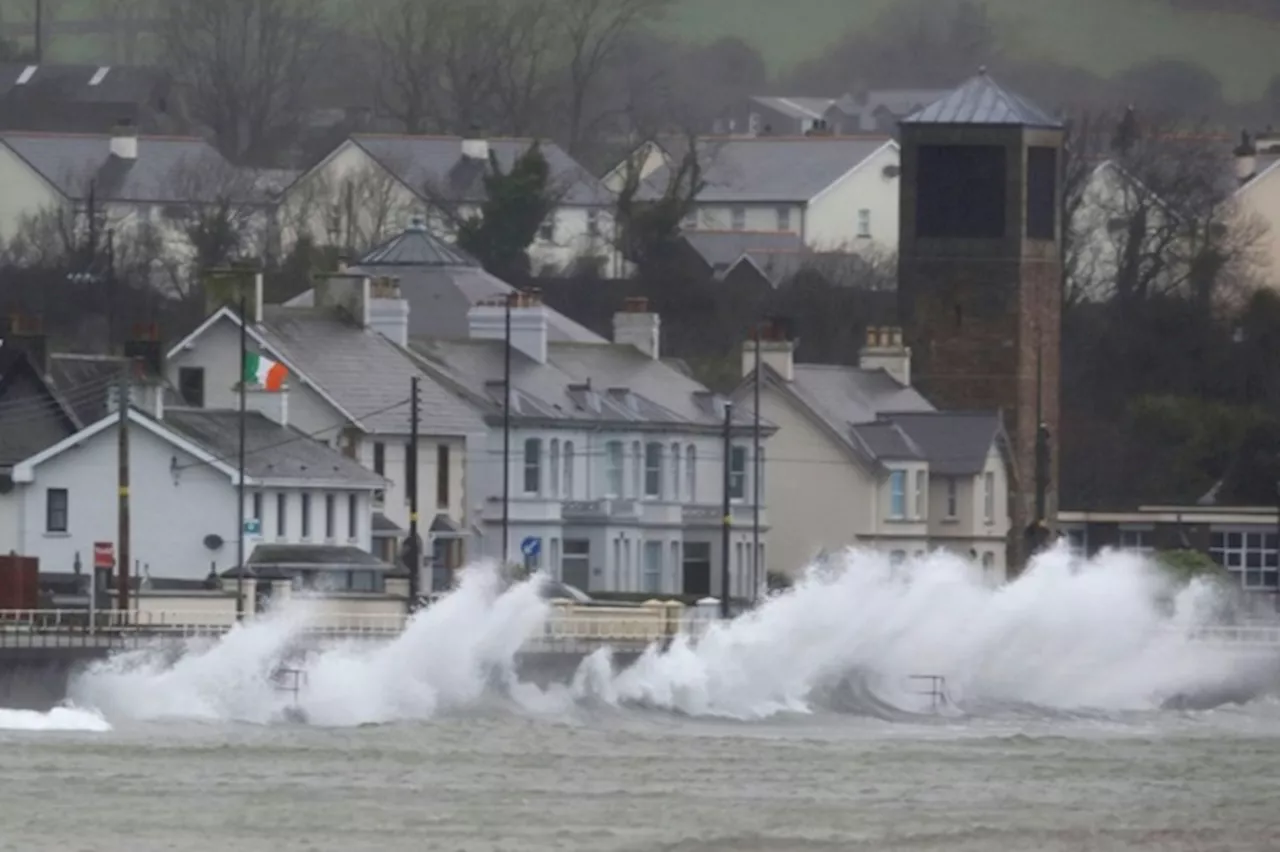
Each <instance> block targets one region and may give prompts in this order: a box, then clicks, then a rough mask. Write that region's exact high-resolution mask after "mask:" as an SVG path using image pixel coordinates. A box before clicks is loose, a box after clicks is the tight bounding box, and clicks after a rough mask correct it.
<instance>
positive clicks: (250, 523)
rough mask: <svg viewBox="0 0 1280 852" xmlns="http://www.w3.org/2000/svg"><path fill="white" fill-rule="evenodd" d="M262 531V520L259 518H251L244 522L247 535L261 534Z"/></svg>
mask: <svg viewBox="0 0 1280 852" xmlns="http://www.w3.org/2000/svg"><path fill="white" fill-rule="evenodd" d="M261 532H262V521H260V520H258V519H257V518H250V519H249V520H247V521H245V522H244V534H245V535H259V534H261Z"/></svg>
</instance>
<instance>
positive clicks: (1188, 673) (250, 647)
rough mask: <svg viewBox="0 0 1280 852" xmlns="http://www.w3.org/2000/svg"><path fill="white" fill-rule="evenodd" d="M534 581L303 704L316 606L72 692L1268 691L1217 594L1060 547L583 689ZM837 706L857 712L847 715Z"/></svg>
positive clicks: (490, 584)
mask: <svg viewBox="0 0 1280 852" xmlns="http://www.w3.org/2000/svg"><path fill="white" fill-rule="evenodd" d="M539 582H540V578H534V579H533V580H530V581H528V582H525V583H521V584H517V585H515V586H511V587H509V588H504V587H503V584H502V583H501V582H500V581H499V578H498V574H497V572H496V571H495V570H494V568H493V566H486V565H477V566H473V567H472V568H471V569H469V570H468V571H466V572H465V574H464V579H463V581H462V583H461V584H460V586H459V588H458V589H457V590H456V591H454V592H453V593H452V594H450V595H449V596H448V597H446V598H445V599H443V600H442V601H440V602H439V603H437V604H436V605H434V606H432V607H431V608H429V609H427V610H425V611H423V612H422V613H420V614H418V615H417V616H416V617H415V618H414V619H413V621H412V622H411V623H410V624H409V626H408V627H407V629H406V630H405V632H404V633H403V634H401V635H400V636H399V637H398V638H397V639H396V640H395V641H392V642H389V643H386V644H383V645H380V646H372V647H371V646H370V645H368V644H351V645H348V646H346V647H337V648H331V649H327V650H324V651H320V652H317V653H314V654H312V655H310V656H308V657H307V658H306V659H305V660H304V661H302V662H298V663H294V664H295V665H299V666H301V667H302V668H303V670H304V671H305V672H306V680H305V683H304V685H303V686H302V688H301V690H300V692H299V693H298V695H297V696H296V697H295V696H294V695H293V694H289V693H284V692H281V691H280V690H279V689H277V688H276V687H275V686H274V685H273V684H272V682H271V673H272V672H273V671H274V670H276V668H277V667H278V666H279V665H280V664H281V662H282V661H283V660H285V659H287V658H289V654H290V650H291V647H292V646H293V644H294V643H295V641H296V640H298V639H299V637H300V632H301V631H302V629H303V628H304V627H305V625H306V623H307V611H306V607H305V605H303V606H299V607H293V608H290V609H287V610H285V611H283V612H280V613H276V614H274V615H272V616H271V617H268V618H264V619H261V620H256V621H254V622H251V623H248V624H246V625H242V626H239V627H237V628H236V629H234V630H233V631H231V632H230V633H229V634H227V635H226V636H225V637H223V638H222V639H221V640H220V641H217V642H216V643H213V644H211V645H208V646H205V647H192V648H190V649H189V650H188V651H187V652H186V653H185V654H184V655H182V656H181V657H179V658H177V659H176V660H175V659H171V658H167V657H166V655H164V654H160V653H158V652H154V651H138V652H134V653H130V654H123V655H120V656H117V657H114V658H112V659H111V660H109V661H106V662H104V663H102V664H99V665H97V666H95V667H93V668H92V669H91V670H89V671H88V672H87V673H85V674H84V675H82V676H80V677H78V678H77V679H76V680H75V681H74V682H73V683H72V685H71V690H70V696H71V699H72V700H73V701H74V702H75V704H76V705H77V706H80V707H90V708H95V709H96V710H98V711H100V712H101V713H102V714H103V715H104V716H105V718H106V719H108V720H111V719H165V718H179V719H199V720H209V721H219V720H227V721H245V722H256V723H271V722H275V721H279V720H280V719H282V718H284V716H285V711H286V709H287V708H289V707H291V706H292V705H294V703H295V701H296V703H297V705H298V707H300V708H301V709H302V710H303V711H305V715H306V718H307V719H308V721H310V722H311V723H313V724H319V725H334V726H349V725H359V724H366V723H388V722H397V721H405V720H414V719H425V718H430V717H433V716H436V715H439V714H441V713H457V712H463V713H465V712H466V711H467V710H468V709H469V708H473V707H476V706H478V705H479V704H480V702H482V701H483V700H484V699H485V698H486V697H487V696H492V695H494V694H501V695H503V696H505V697H506V698H507V699H508V700H510V701H514V702H515V704H516V705H517V706H523V707H524V708H526V709H529V710H537V711H539V712H568V711H570V710H572V709H573V708H574V707H575V706H580V705H598V704H605V705H616V706H632V707H634V706H639V707H645V708H651V709H656V710H660V711H671V712H677V713H680V714H685V715H692V716H711V717H724V718H733V719H742V720H751V719H764V718H768V717H771V716H775V715H777V714H780V713H806V712H810V711H812V710H815V709H823V708H827V709H830V708H833V707H835V708H840V707H849V706H851V707H852V709H853V710H854V711H855V712H856V711H857V710H858V702H859V701H860V700H862V699H861V698H859V696H862V697H865V696H866V695H867V694H870V693H874V696H875V702H876V704H877V705H881V704H882V705H884V706H888V707H890V708H896V709H898V710H902V711H906V712H925V711H928V710H930V706H929V705H930V703H931V701H932V700H933V699H932V697H929V696H924V695H922V694H921V693H920V691H919V690H918V689H916V688H915V687H914V686H913V681H912V680H911V676H912V675H919V674H928V675H938V676H941V677H943V678H945V684H946V693H947V696H946V697H947V699H948V705H947V707H948V708H949V710H950V712H955V713H975V712H980V708H984V707H989V706H1004V707H1007V706H1015V705H1016V706H1032V707H1038V708H1044V709H1056V710H1077V709H1095V710H1103V711H1127V710H1152V709H1157V708H1159V707H1160V706H1161V705H1162V704H1163V703H1164V702H1166V701H1167V700H1169V699H1171V698H1175V697H1178V696H1183V695H1194V694H1202V693H1206V692H1210V693H1211V692H1214V691H1229V690H1235V689H1238V688H1240V685H1241V684H1250V683H1254V682H1261V679H1262V678H1263V675H1264V674H1266V672H1264V666H1263V664H1262V663H1260V662H1258V661H1257V660H1256V659H1253V660H1251V659H1249V658H1247V657H1244V656H1240V657H1238V658H1235V657H1232V656H1230V655H1229V654H1227V653H1226V652H1224V651H1223V650H1221V649H1215V648H1210V647H1206V646H1204V645H1202V644H1199V643H1196V642H1193V641H1191V640H1190V639H1188V638H1187V637H1186V635H1185V633H1186V629H1187V628H1190V627H1194V626H1196V625H1199V624H1203V623H1205V622H1206V621H1207V620H1208V619H1210V618H1211V616H1212V613H1213V612H1214V610H1215V608H1216V603H1217V600H1218V597H1219V596H1218V592H1217V591H1216V590H1215V589H1214V587H1212V586H1211V585H1208V584H1203V583H1196V584H1192V585H1191V586H1188V587H1184V588H1180V589H1178V588H1173V587H1171V586H1170V585H1169V581H1168V580H1167V579H1166V578H1165V576H1164V575H1163V574H1161V573H1160V572H1158V571H1157V570H1155V569H1154V568H1153V566H1151V565H1150V564H1148V563H1147V562H1145V561H1143V560H1142V559H1141V558H1139V557H1138V556H1136V555H1129V554H1118V553H1112V554H1105V555H1102V556H1099V557H1097V558H1095V559H1093V560H1089V561H1082V560H1077V559H1075V558H1073V557H1072V556H1070V554H1069V553H1068V552H1067V551H1066V550H1065V549H1064V548H1059V549H1055V550H1052V551H1050V552H1047V553H1045V554H1042V555H1041V556H1039V557H1038V558H1037V559H1036V560H1035V561H1034V563H1033V565H1032V566H1031V568H1030V570H1029V571H1028V572H1026V573H1025V574H1024V575H1023V576H1022V577H1021V578H1019V579H1018V580H1017V581H1015V582H1013V583H1011V584H1009V585H1006V586H1004V587H1002V588H998V589H990V588H987V587H986V586H984V585H983V583H982V579H981V570H980V569H979V568H977V567H976V566H974V565H972V564H970V563H968V562H966V561H964V560H961V559H958V558H956V557H953V556H949V555H945V554H935V555H932V556H930V557H928V558H926V559H923V560H919V561H914V562H908V563H906V564H904V565H900V566H897V567H894V566H891V565H890V564H889V562H888V561H887V559H885V558H884V557H882V556H880V555H878V554H873V553H865V552H850V553H848V554H846V556H845V558H844V559H843V560H840V561H838V564H835V565H833V566H828V567H826V568H824V569H814V570H812V571H811V572H810V573H809V574H808V575H807V576H806V577H805V578H804V579H803V580H802V581H801V582H800V583H799V584H798V585H797V586H796V587H795V588H794V589H792V590H791V591H789V592H787V593H785V594H782V595H779V596H777V597H774V598H772V599H770V600H769V601H768V602H766V603H764V604H763V605H762V606H761V607H759V608H758V609H757V610H755V611H753V612H751V613H749V614H746V615H743V616H741V617H739V618H737V619H735V620H733V621H731V622H724V623H718V624H716V625H713V626H712V627H711V628H710V630H709V631H708V632H706V633H705V635H703V636H701V637H700V638H698V639H696V640H695V639H693V638H691V637H680V638H677V639H676V640H675V641H674V642H672V643H671V644H670V646H669V647H667V648H665V649H664V648H660V647H656V646H655V647H653V648H651V649H650V650H649V651H648V652H646V653H645V654H644V655H643V656H642V657H641V659H640V660H639V661H638V662H636V663H635V664H634V665H632V666H631V667H629V668H626V669H624V670H621V671H618V670H616V668H615V666H614V664H613V661H612V659H611V656H610V654H609V652H608V651H607V650H606V651H601V652H599V653H597V654H594V655H592V656H591V657H589V658H587V659H586V660H584V661H583V663H582V665H581V667H580V668H579V671H578V673H577V675H576V676H575V677H574V678H573V679H572V680H571V681H570V682H567V683H564V684H561V685H557V686H553V687H551V688H547V689H543V688H538V687H535V686H533V685H531V684H527V683H520V682H519V681H518V679H517V678H516V677H515V674H514V672H515V661H516V657H517V655H518V653H519V651H520V648H521V646H522V645H523V644H524V643H525V642H526V641H527V640H528V639H529V638H530V637H531V636H533V635H535V634H536V633H538V632H539V631H540V630H541V628H542V625H543V623H544V621H545V619H546V618H547V616H548V614H549V607H548V605H547V603H546V602H545V601H544V600H543V599H542V598H541V596H540V595H539V594H538V583H539ZM841 696H844V698H843V699H842V697H841Z"/></svg>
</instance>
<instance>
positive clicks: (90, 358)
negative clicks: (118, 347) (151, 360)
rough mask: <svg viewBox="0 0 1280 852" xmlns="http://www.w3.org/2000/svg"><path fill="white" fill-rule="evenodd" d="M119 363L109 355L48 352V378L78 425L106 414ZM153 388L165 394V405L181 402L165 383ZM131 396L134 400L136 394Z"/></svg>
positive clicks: (117, 375)
mask: <svg viewBox="0 0 1280 852" xmlns="http://www.w3.org/2000/svg"><path fill="white" fill-rule="evenodd" d="M122 366H123V360H122V359H121V358H119V357H115V356H112V355H82V354H76V353H67V352H55V353H53V354H51V355H50V356H49V367H48V369H49V382H50V384H52V385H53V387H54V388H56V389H57V391H58V392H59V393H60V394H62V398H63V400H64V401H65V402H66V403H67V405H68V406H70V407H71V410H72V411H73V412H74V413H75V415H76V419H77V420H79V421H80V425H81V426H82V427H84V426H89V425H91V424H93V423H96V422H98V421H99V420H101V419H102V418H103V417H106V416H107V412H108V402H109V400H110V399H111V394H112V390H111V388H112V386H113V385H115V383H116V382H117V380H118V378H119V376H120V368H121V367H122ZM154 390H155V391H156V392H158V393H161V394H163V395H164V404H165V405H166V406H172V405H178V406H180V405H182V398H181V397H180V396H179V395H178V393H177V391H175V390H174V389H173V388H171V387H169V386H168V385H165V384H162V385H159V386H158V387H155V388H154ZM133 399H134V403H135V404H137V402H138V397H137V396H134V397H133Z"/></svg>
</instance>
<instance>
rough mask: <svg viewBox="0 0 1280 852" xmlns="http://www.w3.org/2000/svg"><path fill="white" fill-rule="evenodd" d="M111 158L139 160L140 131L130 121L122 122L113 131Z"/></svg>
mask: <svg viewBox="0 0 1280 852" xmlns="http://www.w3.org/2000/svg"><path fill="white" fill-rule="evenodd" d="M110 148H111V156H113V157H116V158H117V159H121V160H136V159H138V131H137V128H135V127H134V126H133V122H132V121H130V120H129V119H124V120H122V121H120V122H119V123H118V124H117V125H116V126H115V128H114V129H113V130H112V131H111V143H110Z"/></svg>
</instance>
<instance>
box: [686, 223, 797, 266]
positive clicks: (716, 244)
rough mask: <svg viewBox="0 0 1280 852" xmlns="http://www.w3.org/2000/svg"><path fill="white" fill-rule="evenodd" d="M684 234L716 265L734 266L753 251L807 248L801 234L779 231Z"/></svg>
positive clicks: (696, 248)
mask: <svg viewBox="0 0 1280 852" xmlns="http://www.w3.org/2000/svg"><path fill="white" fill-rule="evenodd" d="M683 236H684V240H685V242H687V243H688V244H689V246H690V247H691V248H693V250H694V251H696V252H697V253H698V254H699V255H700V256H701V257H702V259H703V260H705V261H706V262H707V265H708V266H711V267H712V268H715V267H719V266H724V267H728V266H731V265H733V263H735V262H736V261H737V260H738V259H739V258H741V257H742V256H743V255H744V254H747V253H749V252H752V251H758V252H780V251H791V252H799V251H800V250H801V249H802V248H804V241H803V240H801V239H800V235H799V234H792V233H779V232H776V231H685V232H684V234H683Z"/></svg>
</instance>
